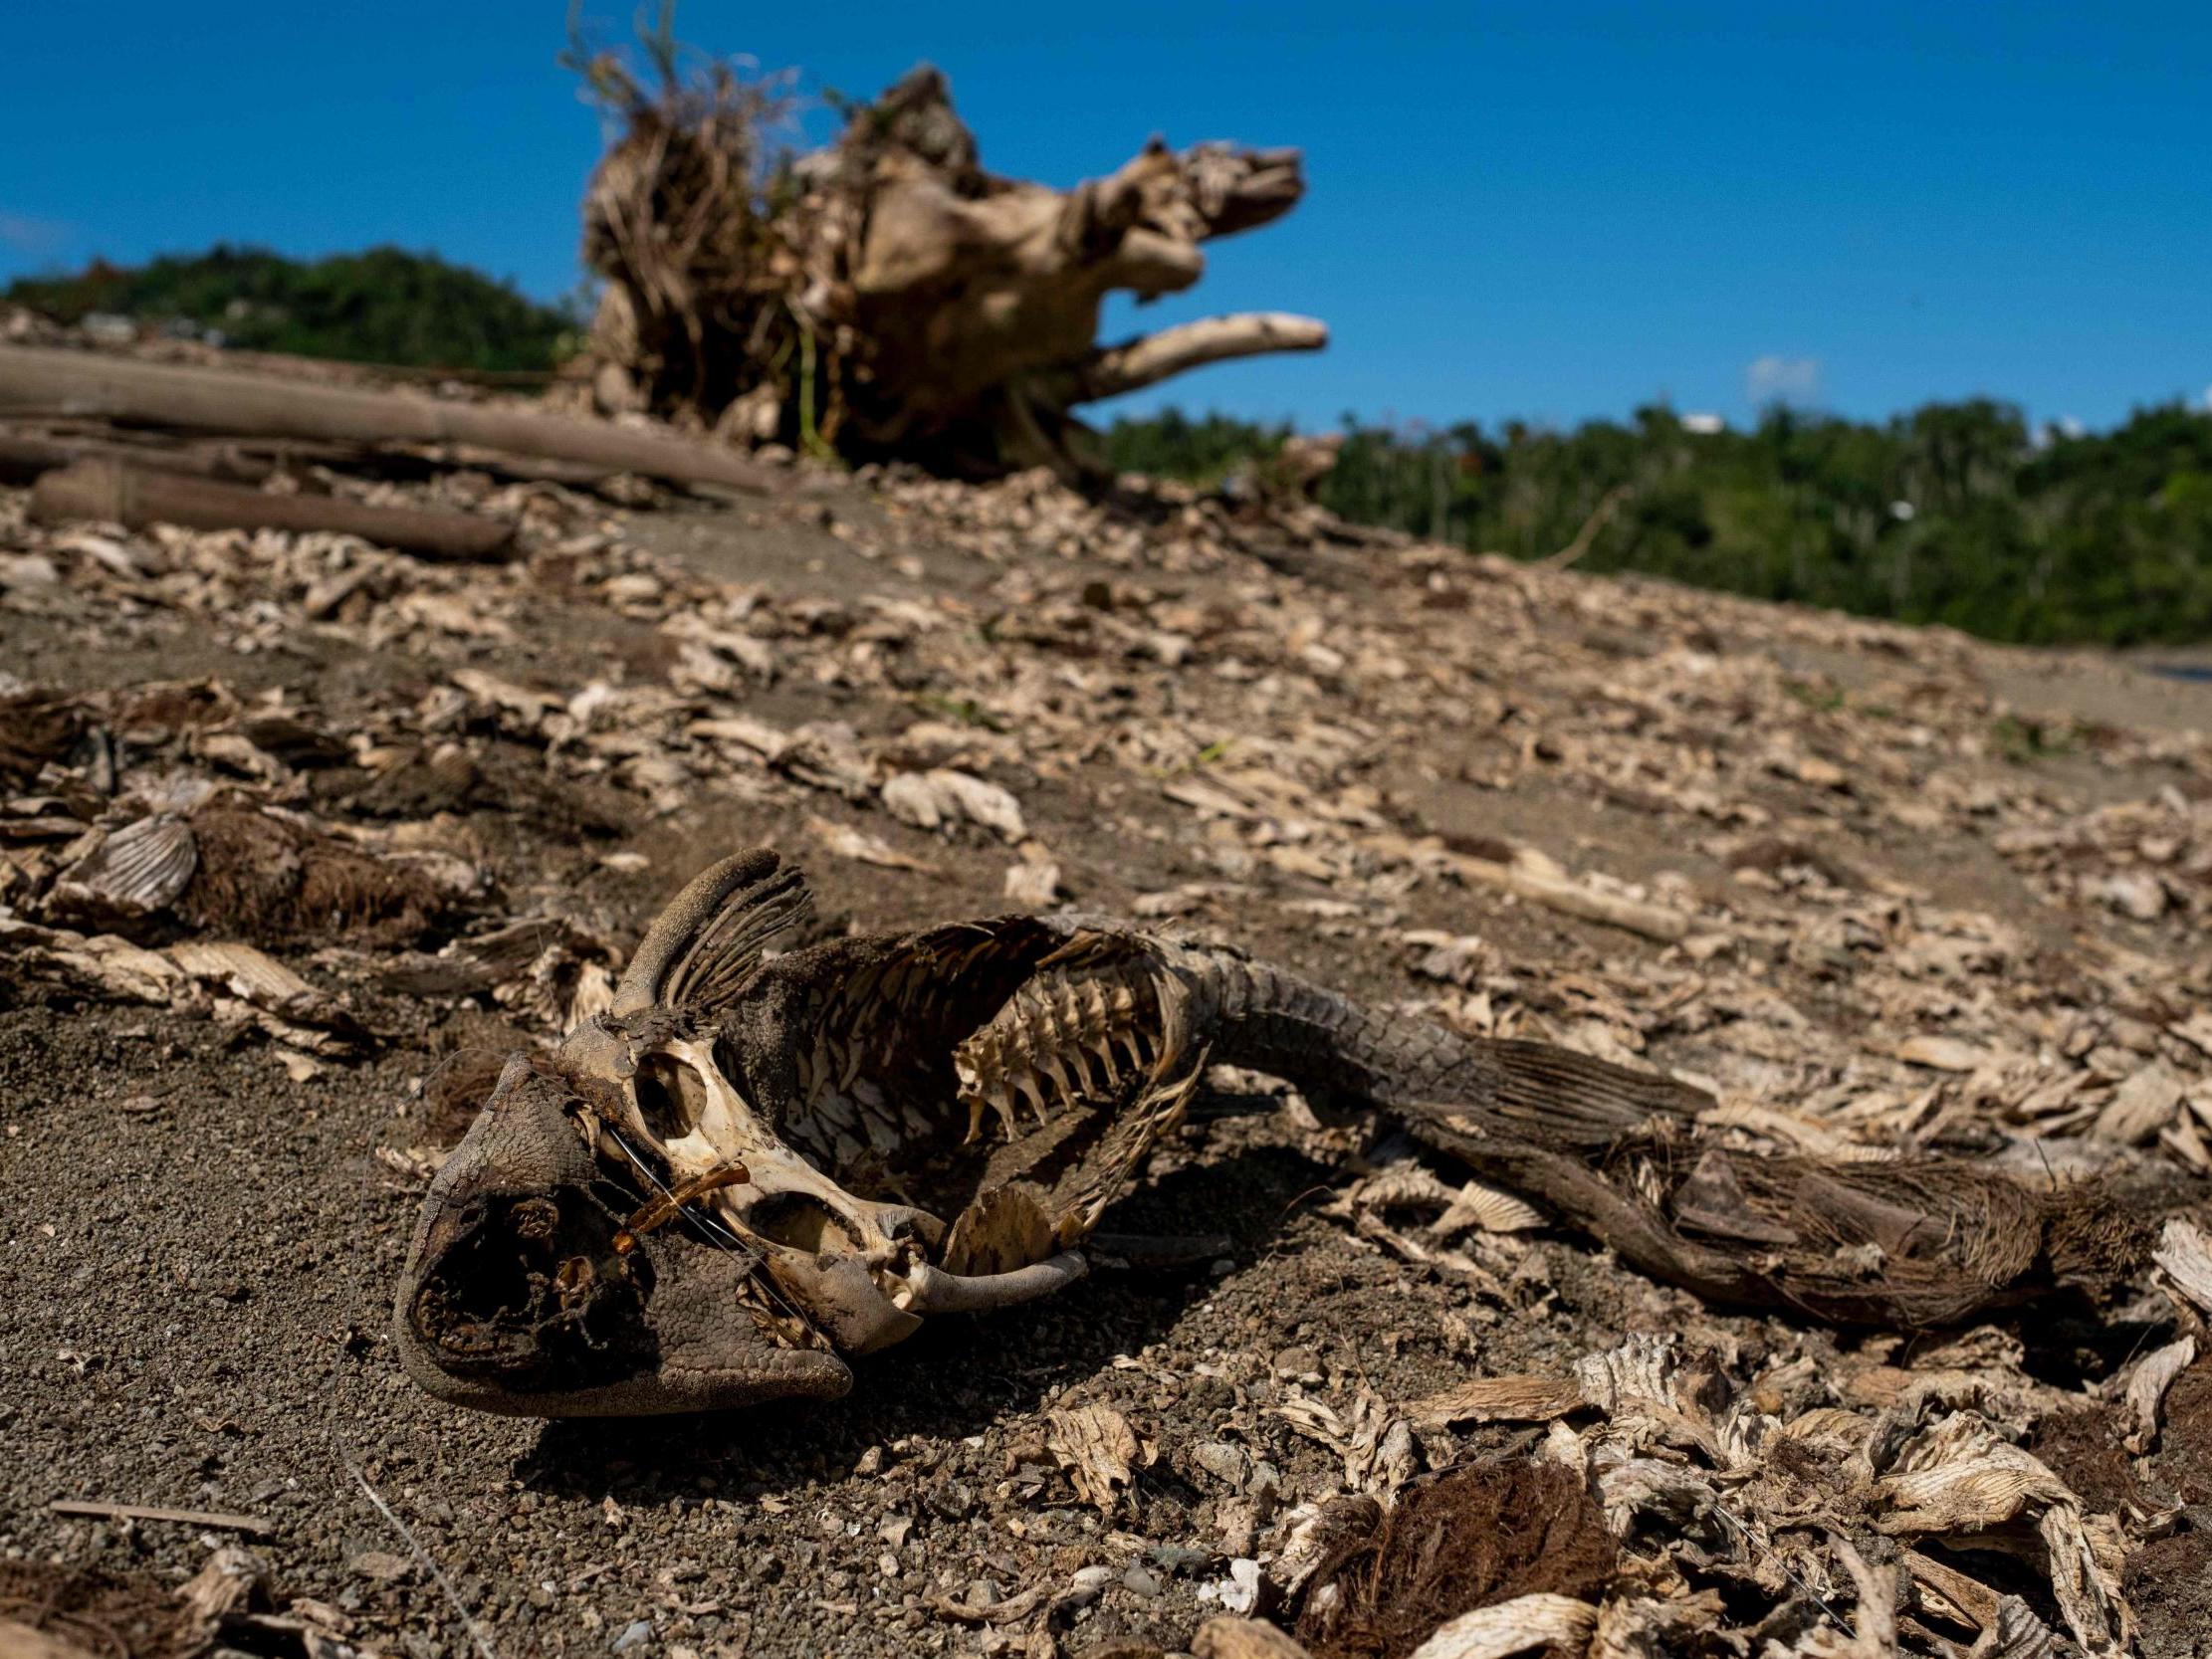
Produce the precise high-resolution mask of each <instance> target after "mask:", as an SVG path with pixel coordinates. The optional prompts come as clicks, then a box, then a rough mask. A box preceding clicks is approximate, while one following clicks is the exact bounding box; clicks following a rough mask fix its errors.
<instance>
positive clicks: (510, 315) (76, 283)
mask: <svg viewBox="0 0 2212 1659" xmlns="http://www.w3.org/2000/svg"><path fill="white" fill-rule="evenodd" d="M0 298H4V299H6V300H9V301H12V302H13V303H15V304H16V305H19V306H26V307H28V308H30V309H31V310H32V311H42V312H44V313H45V314H47V315H48V316H51V317H54V318H55V319H56V320H58V321H61V322H65V323H77V322H81V321H82V320H83V319H84V318H85V317H87V316H90V315H92V314H94V313H96V312H107V313H111V314H114V315H119V316H125V317H129V318H131V319H132V320H134V321H137V322H139V323H141V324H147V325H152V326H156V327H159V326H169V327H174V328H177V329H178V330H180V331H183V332H189V333H193V334H196V335H199V336H201V337H208V338H219V339H220V340H221V342H222V343H224V344H226V345H231V346H237V347H240V348H242V349H245V350H251V351H289V352H295V353H297V354H299V355H301V356H304V357H335V358H340V359H342V360H345V361H349V362H358V363H394V364H400V365H405V366H412V367H421V368H451V369H480V370H518V369H522V370H545V369H550V368H552V367H553V365H554V364H555V363H556V362H557V361H558V360H559V358H560V357H561V356H562V355H563V354H564V352H565V351H566V349H567V345H568V341H569V340H571V339H572V338H573V337H574V336H575V334H576V332H577V325H576V322H575V320H574V319H573V318H572V317H571V316H570V315H569V314H568V313H567V312H566V311H563V310H561V309H560V308H557V307H553V306H543V305H540V304H539V303H538V302H536V301H534V300H531V299H528V298H527V297H525V296H524V295H521V294H518V293H517V292H516V291H515V289H514V288H513V287H512V286H511V285H509V284H506V283H497V282H494V281H493V280H492V279H491V278H489V277H486V276H484V275H483V274H482V273H481V272H476V271H471V270H469V269H468V268H467V267H465V266H459V265H449V264H448V263H446V262H445V261H444V260H442V259H439V258H438V257H437V256H436V255H434V254H410V253H407V252H405V251H404V250H402V249H398V248H371V249H369V250H368V251H367V252H366V253H359V254H335V255H332V257H330V258H328V259H319V260H314V261H301V260H293V259H286V258H285V257H284V256H283V255H281V254H273V253H270V252H268V251H267V250H265V249H259V248H231V247H225V246H218V247H215V248H213V249H211V250H209V251H208V252H207V253H204V254H193V255H181V254H170V255H164V256H162V257H161V258H159V259H155V260H152V261H149V262H148V263H146V264H144V265H140V266H118V265H110V264H108V263H107V262H106V261H104V260H95V261H94V262H93V263H92V264H91V265H89V266H87V267H86V268H85V269H84V270H83V271H80V272H78V273H76V274H75V275H74V276H63V277H26V278H21V279H19V280H17V281H16V282H13V283H11V284H9V285H8V287H7V289H6V291H5V293H4V295H0Z"/></svg>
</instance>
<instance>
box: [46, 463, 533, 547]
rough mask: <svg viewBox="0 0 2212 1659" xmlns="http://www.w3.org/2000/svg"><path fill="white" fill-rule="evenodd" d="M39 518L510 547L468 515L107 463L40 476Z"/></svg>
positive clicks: (499, 529) (504, 530)
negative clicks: (266, 490)
mask: <svg viewBox="0 0 2212 1659" xmlns="http://www.w3.org/2000/svg"><path fill="white" fill-rule="evenodd" d="M31 517H32V518H35V519H37V520H38V521H39V522H41V523H47V524H52V523H60V522H64V521H66V520H69V519H72V518H98V519H101V520H103V521H105V522H110V523H117V524H123V525H127V526H128V527H130V528H132V529H137V528H139V527H141V526H142V525H145V524H155V523H159V524H182V525H183V526H184V527H185V528H187V529H280V530H335V531H338V532H339V533H341V534H345V535H357V536H359V537H360V538H361V539H362V540H364V541H373V542H375V543H377V545H379V546H383V547H394V548H397V549H399V550H400V551H401V552H409V553H416V554H419V555H421V556H422V557H424V558H433V559H452V560H475V559H491V558H500V557H503V556H504V555H506V554H507V553H508V552H510V551H512V549H513V547H514V544H515V526H514V525H513V524H510V523H508V522H506V521H505V520H504V519H499V518H480V517H478V516H477V515H475V514H472V513H447V512H440V511H437V510H434V509H429V508H414V507H371V506H370V505H368V504H367V503H365V502H356V501H351V500H348V499H347V498H345V497H343V496H271V495H265V494H263V493H262V492H261V491H259V490H249V489H246V488H244V487H242V486H239V485H235V484H220V483H217V482H216V481H214V480H212V479H200V478H188V477H186V476H184V475H182V474H177V473H160V472H153V471H149V470H147V469H143V468H139V467H130V466H124V465H123V464H121V463H120V462H116V461H111V460H97V461H81V462H78V463H77V464H76V465H74V466H71V467H66V468H63V469H61V470H60V471H57V472H50V473H47V474H45V475H44V476H43V477H41V478H40V479H39V481H38V483H37V485H36V486H35V487H34V488H33V489H32V492H31Z"/></svg>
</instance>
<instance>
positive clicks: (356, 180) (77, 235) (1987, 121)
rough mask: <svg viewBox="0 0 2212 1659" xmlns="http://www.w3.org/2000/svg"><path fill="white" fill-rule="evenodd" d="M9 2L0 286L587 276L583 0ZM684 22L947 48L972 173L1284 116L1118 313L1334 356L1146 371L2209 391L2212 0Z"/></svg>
mask: <svg viewBox="0 0 2212 1659" xmlns="http://www.w3.org/2000/svg"><path fill="white" fill-rule="evenodd" d="M10 11H11V15H10V16H9V17H8V18H7V20H6V21H5V23H4V24H0V43H4V45H0V56H4V57H5V58H6V59H7V60H8V62H7V66H6V76H7V82H8V93H7V96H6V97H5V98H4V99H0V277H5V276H10V275H15V274H19V273H23V272H27V271H35V270H42V269H53V268H56V267H59V266H63V265H68V264H73V263H79V262H82V261H83V260H84V259H85V258H87V257H88V256H90V255H92V254H95V253H100V254H105V255H107V256H108V257H110V258H111V259H117V260H132V259H137V258H140V257H143V256H145V255H147V254H150V253H154V252H159V251H168V250H180V249H196V248H199V247H203V246H205V245H206V244H208V243H210V242H212V241H214V240H217V239H228V240H231V241H242V242H254V243H261V244H266V245H269V246H273V247H275V248H278V249H280V250H282V251H285V252H288V253H295V254H304V255H312V254H318V253H324V252H330V251H334V250H341V249H351V248H358V247H363V246H366V245H369V244H372V243H379V242H396V243H399V244H402V245H404V246H408V247H414V248H428V249H435V250H436V251H438V252H439V253H442V254H444V255H446V256H447V257H449V258H452V259H457V260H461V261H465V262H467V263H469V264H472V265H477V266H481V267H483V268H484V269H486V270H489V271H491V272H493V273H494V274H496V275H501V276H507V277H512V278H514V279H515V280H516V281H517V282H518V283H520V285H521V286H522V287H523V288H524V289H525V290H527V291H529V292H531V293H534V294H538V295H541V296H549V297H550V296H553V295H557V294H559V293H561V292H562V291H564V290H566V289H567V288H569V287H570V286H571V285H572V284H573V283H574V282H575V280H576V278H577V276H578V272H577V269H576V265H575V240H576V237H575V209H576V201H577V197H578V193H579V188H580V185H581V182H582V179H583V176H584V174H585V172H586V171H587V170H588V168H589V166H590V164H591V161H592V159H593V157H594V155H595V154H596V152H597V148H598V141H599V134H598V130H597V126H596V122H595V119H594V117H593V115H592V114H591V112H590V111H588V110H587V109H586V108H584V107H583V106H582V105H581V104H578V103H577V101H576V100H575V98H574V96H573V88H572V86H571V84H570V83H569V82H568V79H567V78H566V77H565V76H564V75H563V73H562V72H561V71H559V70H558V69H557V68H555V67H554V65H553V55H554V53H555V52H556V51H557V50H558V48H559V47H560V45H561V42H562V39H563V27H564V15H565V8H564V6H563V5H562V3H561V0H546V3H534V4H527V5H526V4H521V3H511V0H440V3H437V4H421V3H416V0H385V3H382V4H378V5H375V6H373V7H371V6H367V5H347V4H339V3H335V0H332V3H328V4H320V5H312V6H291V7H268V6H256V7H253V8H245V7H237V6H215V7H210V8H207V9H206V10H204V11H202V12H199V13H192V12H189V11H184V12H180V11H179V10H178V9H177V8H175V7H174V6H173V5H170V4H160V5H156V4H151V3H124V0H73V3H72V4H69V5H45V6H30V5H19V6H15V7H12V8H10ZM586 11H587V15H595V16H597V17H599V18H600V19H602V20H603V21H604V22H605V23H606V24H607V25H608V26H609V27H610V28H611V29H613V30H614V31H616V32H620V31H622V30H625V29H626V28H627V25H628V17H629V13H628V11H627V9H626V7H625V6H623V5H621V4H608V3H606V0H597V3H595V4H590V5H587V7H586ZM677 28H678V32H679V34H681V35H682V36H684V37H685V38H687V39H689V40H692V41H694V42H696V43H698V44H700V45H702V46H706V47H709V48H712V49H715V50H719V51H730V52H746V53H750V54H752V55H753V56H755V57H756V58H758V59H759V60H760V61H761V62H763V63H764V64H766V65H769V66H772V67H774V66H783V65H793V66H797V67H799V68H801V69H802V70H803V71H804V72H805V74H806V78H807V84H808V85H811V86H815V87H820V86H828V87H833V88H836V89H838V90H840V91H843V92H846V93H852V94H867V93H872V92H874V91H876V90H877V89H879V88H880V87H881V86H882V85H884V84H885V83H886V82H888V81H890V80H891V79H893V78H894V77H896V76H897V75H898V74H899V73H900V72H901V71H903V70H904V69H905V68H907V67H908V66H909V65H910V64H911V63H913V62H914V61H915V60H917V59H919V58H925V57H926V58H929V59H932V60H934V61H935V62H936V63H938V64H939V65H940V66H941V67H943V68H944V69H945V70H946V71H947V73H948V74H949V75H950V77H951V79H952V84H953V89H954V93H955V96H956V98H957V100H958V102H959V104H960V107H961V110H962V112H963V113H964V114H965V115H966V116H967V118H968V120H969V122H970V124H971V125H972V126H974V128H975V129H976V131H977V132H978V134H979V135H980V137H981V139H982V143H983V149H984V157H985V161H986V163H987V164H988V165H991V166H993V167H995V169H997V170H999V171H1002V172H1010V173H1016V174H1024V175H1028V176H1033V177H1039V178H1044V179H1048V180H1051V181H1053V182H1056V183H1063V184H1064V183H1072V182H1073V181H1075V180H1076V179H1078V178H1081V177H1083V176H1086V175H1088V174H1092V173H1098V172H1103V171H1105V170H1107V169H1108V168H1110V167H1112V166H1113V165H1114V164H1115V163H1117V162H1118V161H1120V160H1121V159H1123V158H1124V157H1125V156H1126V155H1128V154H1129V153H1130V152H1131V151H1132V150H1133V149H1134V147H1135V146H1136V145H1137V144H1139V143H1141V142H1142V141H1143V139H1144V138H1145V136H1146V135H1147V134H1148V133H1150V132H1152V131H1155V130H1158V131H1162V132H1164V133H1165V134H1166V135H1167V136H1168V138H1169V139H1170V140H1171V141H1172V142H1175V143H1178V144H1182V143H1188V142H1191V141H1193V140H1195V139H1199V138H1206V137H1233V138H1238V139H1242V140H1245V141H1249V142H1253V143H1261V144H1279V143H1295V144H1300V145H1302V146H1303V147H1304V148H1305V150H1306V154H1307V166H1308V180H1309V188H1308V194H1307V198H1306V200H1305V202H1304V204H1303V205H1301V206H1300V207H1299V209H1298V210H1297V211H1296V212H1295V213H1294V214H1292V215H1291V216H1290V217H1289V218H1288V219H1285V220H1283V221H1281V222H1279V223H1278V224H1277V225H1275V226H1273V227H1270V228H1269V229H1267V230H1264V231H1261V232H1258V233H1257V234H1255V235H1252V236H1250V237H1246V238H1239V239H1235V240H1231V241H1227V242H1222V243H1217V244H1215V245H1214V249H1213V256H1212V269H1211V271H1210V272H1209V275H1208V277H1207V278H1206V280H1205V281H1204V282H1203V283H1202V284H1201V285H1200V287H1199V288H1198V290H1197V291H1195V292H1194V293H1193V294H1192V295H1189V296H1184V297H1179V298H1176V299H1173V300H1170V301H1166V302H1163V303H1162V304H1160V305H1158V306H1154V307H1150V308H1147V309H1146V310H1145V311H1143V312H1141V313H1140V312H1138V311H1135V309H1134V308H1129V307H1118V308H1116V309H1115V310H1114V311H1111V312H1110V314H1109V319H1108V326H1109V330H1110V331H1113V332H1121V331H1127V330H1130V329H1132V328H1134V327H1136V326H1138V325H1139V324H1140V323H1141V324H1143V325H1148V326H1149V325H1152V324H1154V323H1156V322H1161V321H1170V320H1175V319H1177V318H1180V317H1183V316H1190V315H1199V314H1204V313H1206V312H1208V311H1226V310H1240V309H1247V308H1250V309H1278V310H1287V311H1307V312H1311V313H1313V314H1316V315H1319V316H1322V317H1324V318H1326V319H1327V320H1328V321H1329V322H1330V324H1331V326H1332V328H1333V330H1334V335H1335V339H1334V343H1333V345H1332V346H1331V348H1330V350H1329V351H1327V352H1326V353H1324V354H1322V355H1320V356H1318V357H1299V358H1285V359H1277V360H1272V361H1263V362H1253V363H1247V364H1238V365H1230V366H1224V367H1218V368H1215V369H1210V370H1207V371H1203V372H1202V373H1201V374H1200V375H1197V376H1193V377H1192V378H1190V379H1186V380H1183V381H1181V382H1179V383H1178V384H1177V385H1176V386H1175V387H1174V388H1173V389H1172V390H1171V391H1168V392H1167V393H1165V394H1149V395H1150V396H1151V400H1152V401H1159V400H1160V398H1161V397H1162V396H1163V395H1164V396H1165V397H1167V398H1172V399H1174V400H1179V401H1182V402H1183V403H1185V404H1186V405H1187V406H1190V407H1194V408H1197V407H1208V406H1212V407H1219V408H1223V409H1227V410H1231V411H1233V412H1236V413H1239V414H1244V415H1249V416H1260V417H1273V416H1277V415H1289V416H1291V417H1294V418H1296V419H1297V420H1299V421H1300V422H1301V423H1303V424H1306V425H1325V424H1329V423H1331V422H1333V421H1334V420H1335V418H1336V417H1337V416H1338V415H1339V414H1340V413H1342V412H1344V411H1346V410H1356V411H1358V412H1359V413H1361V414H1362V415H1364V416H1367V417H1369V418H1381V417H1384V416H1392V417H1396V418H1400V419H1429V420H1436V421H1450V420H1454V419H1461V418H1467V417H1473V418H1477V419H1481V420H1484V421H1495V420H1499V419H1503V418H1505V417H1507V416H1519V417H1522V418H1526V419H1534V420H1540V421H1548V422H1553V423H1566V422H1571V421H1574V420H1579V419H1581V418H1583V417H1585V416H1590V415H1621V414H1625V413H1627V412H1628V411H1629V410H1630V409H1632V408H1634V407H1635V406H1637V405H1638V404H1640V403H1644V402H1647V401H1650V400H1652V399H1655V398H1659V397H1665V398H1667V399H1668V400H1670V401H1671V402H1672V403H1674V405H1675V406H1676V407H1677V408H1681V409H1684V410H1717V411H1720V412H1722V413H1725V414H1727V415H1729V416H1730V417H1732V418H1736V419H1741V418H1743V417H1745V416H1747V415H1748V414H1749V413H1750V412H1751V410H1752V408H1753V407H1754V405H1755V404H1756V402H1757V401H1758V400H1759V399H1760V398H1761V397H1762V396H1764V395H1770V394H1775V393H1780V394H1782V395H1786V396H1789V397H1791V398H1792V399H1793V400H1796V401H1799V402H1803V403H1807V404H1811V405H1814V406H1818V407H1823V408H1830V409H1835V410H1838V411H1841V412H1844V413H1847V414H1853V415H1869V416H1879V415H1883V414H1887V413H1890V412H1892V411H1894V410H1897V409H1899V408H1904V407H1908V406H1910V405H1913V404H1915V403H1918V402H1921V401H1924V400H1926V399H1928V398H1935V397H1945V398H1948V397H1958V396H1964V395H1968V394H1973V393H1981V392H1987V393H1993V394H1996V395H2000V396H2004V397H2008V398H2011V399H2013V400H2016V401H2018V402H2020V403H2022V404H2023V405H2025V406H2026V408H2027V409H2028V410H2029V412H2030V414H2031V415H2032V416H2034V417H2035V418H2038V419H2048V420H2057V419H2064V418H2073V419H2079V420H2082V421H2085V422H2087V423H2089V424H2091V425H2093V426H2097V425H2104V424H2107V423H2109V422H2112V421H2114V420H2117V419H2120V418H2122V417H2124V415H2125V414H2126V412H2127V411H2128V409H2129V408H2130V407H2132V406H2134V405H2136V404H2139V403H2145V402H2154V401H2158V400H2162V399H2165V398H2169V397H2175V396H2186V397H2188V398H2190V399H2192V400H2200V399H2202V398H2203V397H2204V396H2205V395H2206V391H2207V387H2208V385H2212V7H2207V6H2205V5H2203V4H2201V3H2198V4H2190V5H2155V6H2153V5H2135V6H2129V5H2125V4H2119V5H2104V6H2101V7H2086V6H2072V7H2059V6H2053V5H2042V4H2010V5H1993V4H1982V3H1960V4H1953V5H1948V6H1926V5H1915V6H1894V5H1887V4H1866V3H1861V4H1852V5H1842V4H1838V5H1823V4H1813V3H1809V0H1788V3H1778V4H1773V5H1747V4H1735V5H1729V4H1705V5H1696V4H1688V5H1671V6H1666V7H1657V6H1642V7H1618V6H1599V5H1573V4H1554V5H1549V6H1531V5H1527V4H1516V5H1511V6H1503V5H1490V4H1464V5H1441V6H1437V5H1400V4H1390V3H1384V0H1369V3H1366V4H1351V5H1347V4H1342V3H1331V4H1316V3H1312V0H1271V3H1270V4H1268V5H1265V6H1259V5H1249V6H1246V5H1224V4H1211V5H1210V4H1204V3H1199V0H1183V3H1181V4H1163V3H1159V0H1103V3H1100V4H1096V5H1089V6H1086V5H1084V4H1082V3H1081V0H1063V3H1058V4H1038V3H1036V0H1025V3H1023V4H1018V5H1015V4H1002V3H993V4H978V5H957V4H939V5H921V4H915V3H913V0H907V3H904V4H899V5H884V4H877V3H875V0H844V3H842V4H840V5H838V6H835V7H813V6H795V7H794V6H766V5H760V4H754V5H749V6H741V5H737V4H734V3H729V0H685V3H684V4H683V5H682V6H681V7H680V8H679V11H678V14H677Z"/></svg>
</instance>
